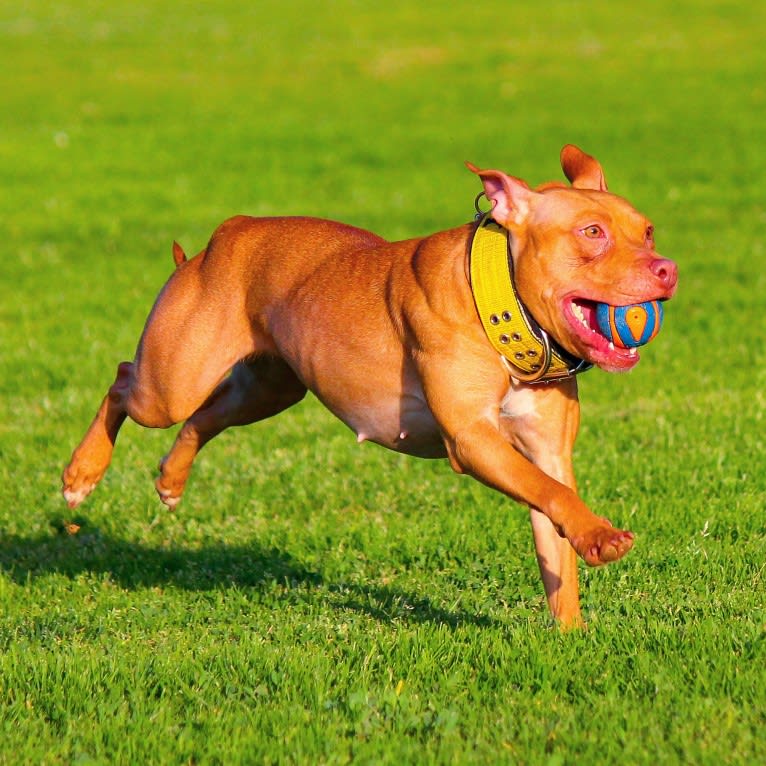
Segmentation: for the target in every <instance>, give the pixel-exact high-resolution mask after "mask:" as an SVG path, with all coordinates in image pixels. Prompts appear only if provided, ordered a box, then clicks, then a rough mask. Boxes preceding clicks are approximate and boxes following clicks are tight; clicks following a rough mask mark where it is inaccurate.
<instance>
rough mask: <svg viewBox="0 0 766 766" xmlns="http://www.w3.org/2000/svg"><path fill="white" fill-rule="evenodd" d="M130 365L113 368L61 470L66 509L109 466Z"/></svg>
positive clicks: (77, 501) (90, 488)
mask: <svg viewBox="0 0 766 766" xmlns="http://www.w3.org/2000/svg"><path fill="white" fill-rule="evenodd" d="M132 368H133V365H132V364H131V363H130V362H122V363H120V365H119V366H118V367H117V376H116V377H115V379H114V383H112V385H111V386H110V388H109V391H108V392H107V394H106V396H105V397H104V400H103V402H101V407H100V408H99V410H98V412H97V413H96V417H95V418H94V419H93V422H92V423H91V424H90V428H88V430H87V432H86V434H85V436H84V437H83V439H82V442H80V445H79V446H78V447H77V449H75V451H74V453H73V454H72V459H71V460H70V462H69V465H68V466H67V467H66V469H65V470H64V474H63V476H62V477H61V479H62V482H63V490H62V491H63V493H64V499H65V500H66V501H67V504H68V505H69V507H70V508H76V507H77V506H78V505H79V504H80V503H81V502H82V501H83V500H84V499H85V498H86V497H87V496H88V495H89V494H90V493H91V492H92V491H93V489H94V488H95V486H96V484H98V482H99V481H101V479H102V477H103V475H104V473H105V471H106V469H107V467H108V466H109V462H110V461H111V459H112V451H113V450H114V443H115V441H116V440H117V434H118V432H119V430H120V426H122V424H123V423H124V421H125V418H126V417H127V414H128V411H127V409H126V406H125V400H126V398H127V395H128V391H129V387H130V374H131V370H132Z"/></svg>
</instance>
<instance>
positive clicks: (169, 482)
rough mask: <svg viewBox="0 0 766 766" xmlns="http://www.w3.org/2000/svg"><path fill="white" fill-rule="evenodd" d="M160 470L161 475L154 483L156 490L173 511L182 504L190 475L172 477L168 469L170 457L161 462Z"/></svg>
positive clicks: (166, 456)
mask: <svg viewBox="0 0 766 766" xmlns="http://www.w3.org/2000/svg"><path fill="white" fill-rule="evenodd" d="M158 469H159V472H160V475H159V476H158V477H157V481H155V482H154V488H155V489H156V490H157V494H158V495H159V498H160V500H161V501H162V502H163V503H164V504H165V505H166V506H167V508H168V510H170V511H172V510H173V509H174V508H175V507H176V506H177V505H178V504H179V503H180V502H181V496H182V495H183V492H184V487H185V486H186V479H187V478H188V473H186V474H184V475H178V474H176V475H175V476H173V475H171V472H170V470H169V468H168V455H165V457H164V458H162V460H160V464H159V466H158Z"/></svg>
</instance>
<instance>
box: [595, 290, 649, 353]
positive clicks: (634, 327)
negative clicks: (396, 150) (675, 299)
mask: <svg viewBox="0 0 766 766" xmlns="http://www.w3.org/2000/svg"><path fill="white" fill-rule="evenodd" d="M662 317H663V310H662V303H660V301H647V302H646V303H631V304H630V305H629V306H610V305H609V304H608V303H599V304H597V305H596V321H597V322H598V327H599V329H600V330H601V332H602V333H604V335H605V336H606V337H607V338H608V339H609V340H610V341H612V343H614V345H615V346H617V347H619V348H636V347H637V346H643V345H644V344H645V343H648V342H649V341H650V340H651V339H652V338H654V336H655V335H657V333H658V332H659V331H660V327H661V326H662Z"/></svg>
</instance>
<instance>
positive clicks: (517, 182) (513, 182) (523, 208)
mask: <svg viewBox="0 0 766 766" xmlns="http://www.w3.org/2000/svg"><path fill="white" fill-rule="evenodd" d="M465 164H466V167H467V168H468V169H469V170H470V171H471V172H472V173H476V175H477V176H479V178H481V182H482V183H483V184H484V194H486V195H487V199H488V200H489V201H490V202H491V203H492V217H493V218H494V219H495V220H496V221H497V222H498V223H499V224H500V225H501V226H505V227H506V228H508V226H509V224H513V223H515V224H519V223H521V221H522V220H523V219H524V218H525V217H526V215H527V213H528V212H529V203H530V199H531V198H532V195H534V194H535V192H534V191H532V190H531V189H530V188H529V186H527V184H526V183H524V181H522V180H521V179H519V178H514V177H513V176H509V175H507V174H505V173H503V172H502V171H501V170H479V168H477V167H476V165H473V164H472V163H470V162H466V163H465Z"/></svg>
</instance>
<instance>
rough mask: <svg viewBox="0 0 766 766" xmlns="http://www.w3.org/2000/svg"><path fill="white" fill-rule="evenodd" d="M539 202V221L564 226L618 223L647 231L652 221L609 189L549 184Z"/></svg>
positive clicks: (536, 214) (534, 210)
mask: <svg viewBox="0 0 766 766" xmlns="http://www.w3.org/2000/svg"><path fill="white" fill-rule="evenodd" d="M541 192H542V193H541V194H540V195H539V197H538V204H536V205H534V206H533V207H532V211H531V212H532V215H533V216H534V219H535V221H537V222H539V223H541V224H545V223H556V224H557V226H558V227H562V228H569V227H573V228H577V227H581V226H582V227H584V226H589V225H591V224H593V223H604V224H610V225H612V226H616V227H618V228H619V229H621V230H625V231H626V232H628V231H630V232H632V231H636V232H637V233H638V232H643V231H644V230H645V229H646V228H647V227H648V226H651V222H650V221H649V220H648V219H647V218H646V216H645V215H643V214H642V213H640V212H639V211H638V210H636V209H635V208H634V207H633V205H631V204H630V202H628V201H627V200H626V199H624V198H623V197H619V196H618V195H616V194H612V193H611V192H607V191H594V190H591V189H574V188H572V187H568V186H564V185H555V186H554V185H552V184H546V185H545V186H544V187H542V188H541Z"/></svg>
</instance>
